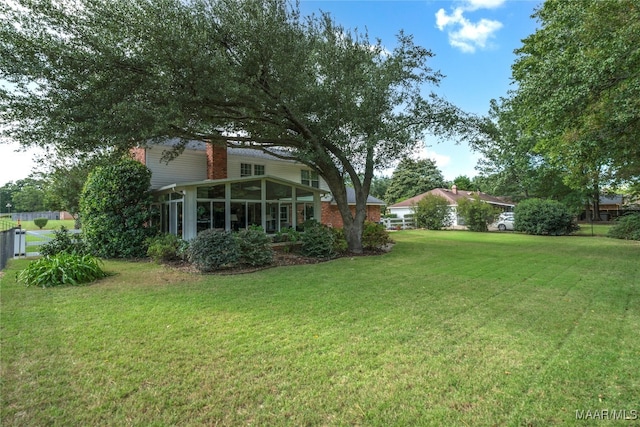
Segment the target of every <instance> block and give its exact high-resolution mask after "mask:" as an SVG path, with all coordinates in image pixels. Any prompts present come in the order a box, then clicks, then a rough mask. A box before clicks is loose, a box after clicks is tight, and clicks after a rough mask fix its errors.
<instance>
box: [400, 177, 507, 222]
mask: <svg viewBox="0 0 640 427" xmlns="http://www.w3.org/2000/svg"><path fill="white" fill-rule="evenodd" d="M428 194H433V195H435V196H440V197H442V198H444V199H445V200H447V202H449V209H450V215H451V219H452V226H459V225H464V221H463V220H462V218H460V217H459V216H458V213H457V209H458V202H459V201H460V200H462V199H465V198H466V199H471V198H472V197H474V196H479V197H480V200H482V201H484V202H486V203H489V204H491V205H493V206H495V207H496V208H498V209H499V210H502V211H512V210H513V208H514V207H515V205H514V204H513V203H509V202H508V201H506V200H504V199H502V198H500V197H496V196H490V195H488V194H485V193H481V192H479V191H467V190H458V188H457V187H456V186H455V185H454V186H452V187H451V189H448V188H434V189H433V190H430V191H427V192H426V193H422V194H419V195H417V196H415V197H412V198H410V199H407V200H403V201H402V202H399V203H396V204H395V205H391V206H389V207H388V210H389V212H390V213H391V214H395V215H397V217H398V218H404V217H405V216H407V215H413V214H414V211H413V209H414V206H415V205H416V204H417V203H418V202H419V201H420V200H422V199H423V198H424V197H425V196H426V195H428Z"/></svg>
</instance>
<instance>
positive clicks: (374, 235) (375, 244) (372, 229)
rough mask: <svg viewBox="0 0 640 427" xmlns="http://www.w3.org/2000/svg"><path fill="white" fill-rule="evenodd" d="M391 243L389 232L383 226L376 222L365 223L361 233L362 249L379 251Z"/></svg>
mask: <svg viewBox="0 0 640 427" xmlns="http://www.w3.org/2000/svg"><path fill="white" fill-rule="evenodd" d="M389 243H391V237H389V232H388V231H387V230H386V229H385V228H384V225H382V224H378V223H376V222H371V221H365V223H364V230H363V231H362V247H363V248H364V249H369V250H374V251H379V250H382V249H383V248H384V247H385V246H386V245H388V244H389Z"/></svg>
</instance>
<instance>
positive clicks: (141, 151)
mask: <svg viewBox="0 0 640 427" xmlns="http://www.w3.org/2000/svg"><path fill="white" fill-rule="evenodd" d="M174 143H175V141H173V142H172V141H168V142H166V143H165V144H158V145H150V146H148V147H144V148H143V147H140V148H136V149H134V150H132V154H133V157H134V158H135V159H136V160H138V161H140V162H141V163H143V164H144V165H146V166H147V167H148V168H149V170H151V173H152V175H151V190H152V192H153V194H154V196H155V198H156V204H155V207H156V209H155V210H154V211H155V212H156V214H155V216H154V221H157V222H158V223H159V224H160V227H161V230H162V231H164V232H169V233H173V234H177V235H179V236H182V238H184V239H192V238H194V237H195V236H196V234H197V233H198V232H200V231H202V230H206V229H208V228H214V229H218V230H227V231H229V230H239V229H243V228H247V227H249V226H252V225H258V226H262V227H263V229H264V230H265V231H266V232H267V233H277V232H279V231H281V230H284V229H288V228H294V229H300V227H301V226H302V224H303V223H304V222H305V221H307V220H317V221H320V222H321V223H323V224H327V225H330V226H333V227H342V225H343V224H342V218H341V216H340V213H339V211H338V208H337V205H336V203H335V201H334V200H333V197H332V196H331V192H330V190H329V187H328V186H327V184H326V182H325V181H324V179H323V178H322V177H321V176H318V174H317V172H315V171H313V170H312V169H311V168H309V167H308V166H306V165H304V164H302V163H299V162H295V161H291V160H283V159H280V158H278V157H276V156H273V155H270V154H268V153H264V152H262V151H259V150H254V149H249V148H227V147H224V146H218V145H213V144H210V143H205V142H199V141H191V142H189V143H187V145H186V147H185V149H184V151H183V152H182V153H181V154H180V155H179V156H178V157H176V158H175V159H173V160H172V161H170V162H166V161H164V160H163V158H162V156H163V154H164V152H165V151H166V150H167V149H169V148H171V145H172V144H174ZM347 196H348V201H349V204H350V205H352V206H353V207H352V209H353V210H355V192H354V191H353V189H347ZM383 204H384V202H382V201H381V200H378V199H376V198H374V197H369V199H368V201H367V219H368V220H370V221H375V222H378V221H380V207H381V206H382V205H383Z"/></svg>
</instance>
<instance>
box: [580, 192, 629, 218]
mask: <svg viewBox="0 0 640 427" xmlns="http://www.w3.org/2000/svg"><path fill="white" fill-rule="evenodd" d="M599 206H600V212H599V214H600V220H601V221H609V220H613V219H616V218H618V217H619V216H622V215H624V214H626V213H629V212H640V203H638V200H634V199H632V198H630V197H626V196H623V195H620V194H616V195H605V196H600V200H599ZM592 209H593V207H592V206H587V207H586V209H585V210H584V211H583V212H582V213H581V214H580V216H579V219H580V220H581V221H584V220H586V221H588V220H589V219H590V218H592V217H595V215H593V210H592Z"/></svg>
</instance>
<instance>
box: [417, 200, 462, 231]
mask: <svg viewBox="0 0 640 427" xmlns="http://www.w3.org/2000/svg"><path fill="white" fill-rule="evenodd" d="M413 211H414V219H415V223H416V227H422V228H426V229H427V230H442V229H443V228H446V227H449V226H451V224H452V222H453V219H452V218H451V215H450V209H449V202H448V201H447V199H445V198H444V197H440V196H436V195H435V194H427V195H426V196H425V197H423V198H422V199H421V200H420V201H419V202H418V203H417V204H416V205H415V206H414V207H413Z"/></svg>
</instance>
